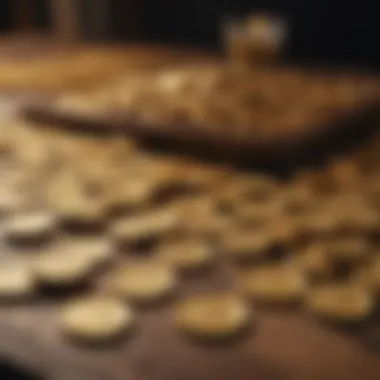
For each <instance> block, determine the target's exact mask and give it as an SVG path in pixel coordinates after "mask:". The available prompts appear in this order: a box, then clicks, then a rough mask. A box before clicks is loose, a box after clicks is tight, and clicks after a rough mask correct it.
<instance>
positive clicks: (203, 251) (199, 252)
mask: <svg viewBox="0 0 380 380" xmlns="http://www.w3.org/2000/svg"><path fill="white" fill-rule="evenodd" d="M157 256H158V259H159V260H162V262H163V263H165V264H168V265H169V266H172V267H173V268H175V269H178V270H180V271H188V270H189V271H192V270H200V269H204V268H206V267H208V266H210V264H211V263H212V262H213V261H214V260H215V252H214V250H213V249H212V247H211V246H210V245H209V244H208V243H205V242H202V241H195V240H185V241H179V242H172V243H169V244H163V245H162V246H161V247H160V248H159V249H158V252H157Z"/></svg>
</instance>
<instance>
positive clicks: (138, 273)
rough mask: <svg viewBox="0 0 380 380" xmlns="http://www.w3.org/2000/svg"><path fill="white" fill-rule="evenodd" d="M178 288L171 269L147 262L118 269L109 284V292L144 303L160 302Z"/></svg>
mask: <svg viewBox="0 0 380 380" xmlns="http://www.w3.org/2000/svg"><path fill="white" fill-rule="evenodd" d="M176 287H177V279H176V276H175V274H174V272H173V271H172V270H171V269H170V267H168V266H165V265H162V264H159V263H153V262H152V263H151V262H145V261H144V262H135V263H130V264H126V265H125V266H123V267H121V268H118V269H117V270H116V271H115V272H114V273H112V274H111V277H110V279H109V282H108V289H109V291H111V292H114V293H115V294H117V295H119V296H122V297H125V298H127V299H131V300H133V301H137V302H143V303H148V302H154V301H159V300H161V299H163V298H165V297H166V296H168V295H170V294H171V293H173V291H175V289H176Z"/></svg>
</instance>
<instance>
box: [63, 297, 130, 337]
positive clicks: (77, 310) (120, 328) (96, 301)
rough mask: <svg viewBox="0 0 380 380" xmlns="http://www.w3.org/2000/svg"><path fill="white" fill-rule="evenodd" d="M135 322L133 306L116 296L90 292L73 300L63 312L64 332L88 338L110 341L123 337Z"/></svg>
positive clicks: (71, 335)
mask: <svg viewBox="0 0 380 380" xmlns="http://www.w3.org/2000/svg"><path fill="white" fill-rule="evenodd" d="M134 322H135V315H134V312H133V311H132V309H131V308H130V307H129V306H128V305H126V304H125V303H123V302H120V301H118V300H115V299H112V298H105V297H100V296H90V297H87V298H79V299H77V300H75V301H71V302H69V303H68V304H67V305H66V306H64V307H63V309H62V310H61V313H60V321H59V325H60V328H61V330H62V331H63V333H64V334H67V335H68V336H70V337H72V338H74V339H79V340H81V341H86V342H101V343H102V342H106V341H109V340H112V339H114V338H118V337H120V336H121V335H122V334H123V333H125V332H126V331H127V330H130V329H131V328H132V327H133V325H134Z"/></svg>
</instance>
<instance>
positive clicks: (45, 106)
mask: <svg viewBox="0 0 380 380" xmlns="http://www.w3.org/2000/svg"><path fill="white" fill-rule="evenodd" d="M259 70H260V69H259ZM258 73H260V71H258ZM265 73H266V72H265ZM269 73H270V75H273V76H274V78H276V75H277V73H279V75H283V74H285V75H287V74H289V75H293V76H294V75H298V74H299V73H301V74H300V78H302V80H303V81H306V82H307V80H308V78H309V79H310V78H314V77H315V76H319V77H320V78H323V80H324V83H328V80H326V78H329V76H327V75H330V76H331V75H332V74H331V73H328V74H327V75H326V74H325V73H324V72H322V74H321V73H320V72H319V71H318V72H314V71H310V73H308V71H307V70H303V71H302V70H298V69H296V70H294V68H291V69H288V68H283V67H282V68H276V69H272V71H269ZM266 74H267V73H266ZM255 75H257V74H255ZM301 75H302V76H301ZM351 75H352V74H351ZM352 77H353V78H354V76H352ZM338 78H339V77H338ZM343 78H344V79H343V80H347V78H350V76H349V75H348V74H347V78H345V77H343ZM355 78H356V77H355ZM359 78H360V76H359ZM363 78H365V79H366V80H367V82H368V76H367V77H365V76H363ZM272 79H273V78H272ZM295 80H296V81H297V80H299V78H295ZM355 80H356V79H355ZM374 81H375V79H374ZM273 82H274V83H275V81H273V80H272V84H273ZM313 83H314V82H313ZM353 83H356V82H353ZM375 83H376V82H375ZM353 86H354V85H353ZM378 89H380V85H379V87H378ZM272 90H273V89H272ZM290 91H291V90H290ZM302 96H303V94H302V92H301V93H299V94H298V98H295V99H299V100H300V98H302ZM296 101H297V100H294V101H293V103H292V107H291V108H292V110H293V111H294V110H297V104H294V102H296ZM282 107H283V106H282ZM284 110H286V108H285V109H284ZM284 110H282V111H284ZM285 112H287V111H285ZM290 112H292V111H290ZM314 113H315V111H314ZM25 115H26V116H27V117H28V118H29V119H32V120H34V121H38V122H41V123H45V124H49V123H50V124H54V125H57V126H61V127H66V128H72V129H76V130H80V131H89V132H91V133H95V132H97V133H125V134H128V135H132V136H133V137H136V138H137V139H140V140H141V141H142V142H144V143H146V144H148V145H149V146H153V147H159V148H162V147H163V148H165V149H172V150H174V151H175V152H181V153H183V152H186V153H190V154H192V155H197V156H201V157H203V158H211V159H218V160H226V161H233V162H237V163H245V164H247V163H248V164H249V163H252V162H258V161H260V160H261V161H263V160H264V161H268V162H274V163H281V164H284V163H285V162H295V161H300V160H302V161H304V160H307V159H308V158H315V157H316V156H317V155H318V154H322V155H325V154H326V153H328V152H330V151H331V150H335V149H337V146H342V145H345V144H346V140H350V141H353V140H355V141H356V140H357V139H358V138H359V137H360V136H361V135H367V133H368V132H370V131H372V129H373V125H374V123H375V122H376V121H378V120H380V91H374V92H373V94H372V93H371V96H369V97H368V98H366V99H365V100H363V99H359V101H358V102H355V103H354V104H353V105H352V106H345V107H343V108H342V109H337V110H336V112H335V113H334V111H333V112H331V114H330V113H328V114H326V115H327V116H326V117H323V118H322V121H321V120H320V119H318V114H315V116H316V117H314V118H313V117H310V120H309V119H307V120H308V121H307V122H305V123H304V122H303V124H302V126H301V128H293V129H289V130H285V129H281V128H278V129H276V130H269V131H268V130H266V129H265V124H264V128H263V127H261V130H259V133H256V132H255V131H256V129H257V128H256V127H255V126H252V128H249V129H248V130H247V132H244V133H235V132H234V131H235V130H237V129H238V126H236V125H235V126H233V125H231V127H230V128H226V127H224V129H219V128H216V129H215V128H211V127H210V126H209V125H205V124H204V125H200V124H198V125H195V124H192V125H191V124H185V123H181V124H178V123H167V122H166V123H164V122H160V121H157V122H146V121H143V119H142V118H139V117H136V116H132V114H131V113H130V112H129V111H128V110H123V109H119V110H110V111H104V112H96V111H95V112H94V114H93V115H91V113H90V112H86V114H84V113H83V114H81V113H79V112H78V111H77V112H72V113H71V112H70V111H69V110H67V109H66V110H64V111H63V110H60V109H59V108H55V107H54V105H53V104H52V103H50V102H49V101H43V100H42V101H41V102H39V103H36V104H34V105H31V106H30V107H28V108H27V109H26V110H25ZM313 115H314V114H313ZM285 116H286V115H285Z"/></svg>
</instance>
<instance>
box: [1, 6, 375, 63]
mask: <svg viewBox="0 0 380 380" xmlns="http://www.w3.org/2000/svg"><path fill="white" fill-rule="evenodd" d="M14 1H16V0H2V1H0V29H2V30H6V29H9V28H10V27H11V22H10V8H11V4H12V2H13V4H14ZM18 1H19V2H22V1H23V0H18ZM24 1H29V2H32V3H33V8H34V9H35V12H36V15H35V18H36V23H37V24H38V25H39V27H40V29H45V30H46V29H49V22H50V21H49V16H48V5H47V4H48V0H24ZM104 1H105V3H106V4H107V8H108V15H109V19H108V20H107V25H108V26H107V28H108V29H107V33H106V37H107V38H106V39H113V40H119V41H120V40H121V41H123V40H124V41H127V40H131V39H134V40H137V41H146V42H152V41H157V42H167V43H178V44H192V45H205V46H209V47H213V48H218V46H219V41H218V35H219V32H218V31H219V26H220V21H221V20H222V19H223V18H224V17H226V16H228V15H239V14H244V13H247V12H254V11H269V12H275V13H279V14H282V15H284V17H285V18H287V19H288V20H289V24H290V32H291V36H290V40H289V46H288V52H289V56H290V58H294V59H311V60H333V61H338V62H339V61H344V62H352V63H367V64H374V65H378V66H379V65H380V49H379V48H378V41H379V39H380V2H379V0H360V1H351V2H350V1H346V2H345V1H343V0H309V1H307V0H104ZM80 3H81V4H82V5H83V6H82V18H83V24H84V25H85V29H86V30H85V32H84V34H85V35H86V36H87V37H88V38H92V39H94V38H95V39H96V38H97V36H98V34H99V33H97V32H96V31H95V30H94V29H91V17H90V13H91V12H90V11H88V12H87V11H86V9H90V8H91V7H92V6H93V3H94V2H93V1H92V0H78V4H80ZM86 25H87V26H86Z"/></svg>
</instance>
